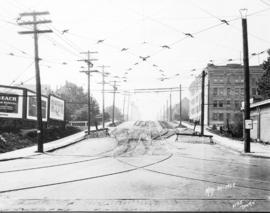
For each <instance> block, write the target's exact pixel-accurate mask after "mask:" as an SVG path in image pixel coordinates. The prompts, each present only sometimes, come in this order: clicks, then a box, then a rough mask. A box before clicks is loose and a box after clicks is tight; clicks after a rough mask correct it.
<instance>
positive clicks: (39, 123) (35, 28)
mask: <svg viewBox="0 0 270 213" xmlns="http://www.w3.org/2000/svg"><path fill="white" fill-rule="evenodd" d="M42 15H49V12H47V11H45V12H35V11H33V12H30V13H21V14H20V18H22V17H25V16H32V18H33V20H32V21H24V22H19V23H18V25H32V26H33V30H32V31H21V32H19V34H34V51H35V70H36V104H37V144H38V148H37V151H38V152H43V124H42V103H41V84H40V70H39V60H40V58H39V53H38V34H40V33H52V32H53V31H52V30H39V29H38V25H39V24H47V23H51V22H52V21H51V20H37V17H38V16H42Z"/></svg>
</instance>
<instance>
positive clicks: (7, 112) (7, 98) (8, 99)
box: [0, 87, 23, 118]
mask: <svg viewBox="0 0 270 213" xmlns="http://www.w3.org/2000/svg"><path fill="white" fill-rule="evenodd" d="M0 117H4V118H22V117H23V89H17V88H9V87H0Z"/></svg>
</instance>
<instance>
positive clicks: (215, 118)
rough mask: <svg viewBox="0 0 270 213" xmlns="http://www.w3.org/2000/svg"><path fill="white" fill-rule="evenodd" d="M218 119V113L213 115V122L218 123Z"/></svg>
mask: <svg viewBox="0 0 270 213" xmlns="http://www.w3.org/2000/svg"><path fill="white" fill-rule="evenodd" d="M217 119H218V115H217V113H213V120H214V121H216V120H217Z"/></svg>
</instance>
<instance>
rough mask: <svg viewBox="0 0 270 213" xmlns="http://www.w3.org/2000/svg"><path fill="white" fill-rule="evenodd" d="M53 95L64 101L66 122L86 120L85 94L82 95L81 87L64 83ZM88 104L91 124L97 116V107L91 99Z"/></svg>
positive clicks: (95, 102) (93, 99)
mask: <svg viewBox="0 0 270 213" xmlns="http://www.w3.org/2000/svg"><path fill="white" fill-rule="evenodd" d="M55 93H56V95H58V96H59V97H61V98H63V99H64V100H65V101H66V119H67V120H83V121H85V120H87V114H88V108H87V106H88V105H87V93H84V91H83V87H79V86H77V85H76V84H74V83H71V82H68V81H66V82H65V85H64V86H61V87H60V88H59V89H57V90H56V92H55ZM90 103H91V109H90V111H91V123H94V120H95V117H96V115H97V114H99V105H98V103H97V101H96V100H95V98H93V97H91V98H90Z"/></svg>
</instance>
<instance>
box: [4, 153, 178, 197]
mask: <svg viewBox="0 0 270 213" xmlns="http://www.w3.org/2000/svg"><path fill="white" fill-rule="evenodd" d="M172 156H173V154H170V155H169V156H167V157H166V158H163V159H161V160H159V161H156V162H153V163H150V164H146V165H144V166H141V167H136V168H131V169H127V170H123V171H118V172H112V173H107V174H103V175H96V176H90V177H85V178H78V179H73V180H67V181H60V182H54V183H48V184H40V185H35V186H28V187H21V188H14V189H7V190H2V191H0V194H2V193H8V192H15V191H23V190H28V189H36V188H42V187H49V186H56V185H63V184H67V183H74V182H80V181H85V180H91V179H98V178H102V177H108V176H113V175H118V174H123V173H128V172H132V171H136V170H139V169H142V168H146V167H148V166H152V165H155V164H158V163H161V162H163V161H166V160H168V159H169V158H171V157H172Z"/></svg>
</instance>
